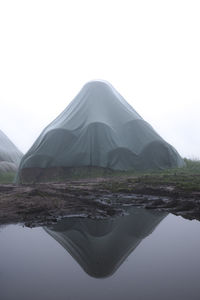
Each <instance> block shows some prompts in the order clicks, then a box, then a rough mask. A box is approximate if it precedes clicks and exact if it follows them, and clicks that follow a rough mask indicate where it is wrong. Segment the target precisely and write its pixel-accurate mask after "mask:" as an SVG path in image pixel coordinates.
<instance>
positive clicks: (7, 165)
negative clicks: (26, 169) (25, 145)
mask: <svg viewBox="0 0 200 300" xmlns="http://www.w3.org/2000/svg"><path fill="white" fill-rule="evenodd" d="M21 158H22V153H21V152H20V151H19V150H18V149H17V147H16V146H15V145H14V144H13V143H12V142H11V141H10V140H9V138H8V137H7V136H6V135H5V134H4V133H3V132H2V131H1V130H0V173H2V172H9V171H16V170H17V168H18V166H19V163H20V160H21Z"/></svg>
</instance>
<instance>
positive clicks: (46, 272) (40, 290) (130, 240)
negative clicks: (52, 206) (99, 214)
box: [0, 208, 200, 300]
mask: <svg viewBox="0 0 200 300" xmlns="http://www.w3.org/2000/svg"><path fill="white" fill-rule="evenodd" d="M199 233H200V223H199V222H198V221H188V220H185V219H183V218H181V217H176V216H174V215H171V214H169V215H167V214H165V213H161V212H158V211H154V210H145V209H142V208H131V209H130V210H129V215H125V216H121V217H120V216H118V217H113V218H110V219H100V220H92V219H86V218H74V217H71V218H68V219H63V220H61V221H59V222H58V223H57V224H56V225H51V226H48V227H44V228H42V227H38V228H32V229H31V228H27V227H22V226H20V225H8V226H2V227H0V266H1V268H0V299H2V300H18V299H19V300H25V299H26V300H32V299H34V300H36V299H37V300H40V299H41V300H46V299H48V300H51V299H52V300H55V299H56V300H64V299H65V300H66V299H70V300H79V299H80V300H86V299H87V300H90V299H95V300H98V299H101V300H102V299H116V300H118V299H125V300H129V299H136V300H143V299H144V300H145V299H148V300H149V299H154V300H156V299H159V300H160V299H162V300H163V299H164V300H165V299H166V300H169V299H170V300H177V299H181V300H188V299H190V300H193V299H194V300H197V299H199V292H200V285H199V278H200V259H199V258H200V234H199Z"/></svg>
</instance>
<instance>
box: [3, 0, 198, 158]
mask: <svg viewBox="0 0 200 300" xmlns="http://www.w3.org/2000/svg"><path fill="white" fill-rule="evenodd" d="M92 79H104V80H108V81H109V82H110V83H111V84H112V85H113V86H114V87H115V88H116V89H117V90H118V91H119V92H120V94H121V95H122V96H123V97H124V98H125V99H126V100H127V101H128V102H129V103H130V104H131V105H132V106H133V107H134V109H135V110H136V111H137V112H138V113H139V114H140V115H141V116H142V117H143V118H144V119H145V120H146V121H148V122H149V123H150V124H151V125H152V126H153V127H154V128H155V130H156V131H157V132H158V133H159V134H160V135H161V136H162V137H163V138H165V139H166V141H168V142H169V143H171V144H172V145H173V146H174V147H175V148H176V149H177V150H178V151H179V152H180V154H181V155H183V156H186V157H191V158H192V157H193V158H200V126H199V125H200V122H199V115H200V1H199V0H198V1H193V0H189V1H184V0H181V1H179V0H173V1H171V0H167V1H165V0H158V1H155V0H147V1H146V0H138V1H134V0H132V1H128V0H122V1H121V0H119V1H117V0H106V1H105V0H101V1H96V0H90V1H89V0H82V1H80V0H73V1H72V0H71V1H67V0H64V1H60V0H55V1H54V0H48V1H47V0H39V1H38V0H34V1H33V0H24V1H22V0H17V1H16V0H14V1H11V0H0V129H1V130H2V131H4V133H6V134H7V135H8V136H9V138H10V139H11V140H12V141H13V142H14V143H15V144H16V145H17V146H18V148H19V149H21V150H22V151H23V152H26V151H27V150H28V149H29V147H30V146H31V145H32V143H33V142H34V141H35V139H36V138H37V136H38V135H39V134H40V132H41V130H42V129H43V128H44V127H45V126H46V125H48V124H49V122H50V121H52V120H53V119H54V118H55V117H56V116H57V115H58V114H59V113H60V112H61V111H62V110H63V109H64V108H65V107H66V106H67V105H68V103H69V102H70V101H71V100H72V99H73V98H74V97H75V95H76V94H77V93H78V92H79V90H80V89H81V87H82V86H83V85H84V84H85V83H86V82H87V81H89V80H92Z"/></svg>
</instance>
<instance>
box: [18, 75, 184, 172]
mask: <svg viewBox="0 0 200 300" xmlns="http://www.w3.org/2000/svg"><path fill="white" fill-rule="evenodd" d="M183 164H184V163H183V160H182V158H181V157H180V155H179V154H178V153H177V151H176V150H175V149H174V148H173V147H172V146H171V145H169V144H168V143H166V142H165V141H164V140H163V139H162V138H161V137H160V136H159V135H158V134H157V133H156V132H155V130H154V129H153V128H152V127H151V126H150V125H149V124H148V123H147V122H145V121H144V120H143V119H142V117H141V116H140V115H139V114H138V113H137V112H136V111H135V110H134V109H133V108H132V107H131V106H130V105H129V104H128V103H127V102H126V101H125V99H124V98H123V97H122V96H121V95H120V94H119V93H118V92H117V91H116V90H115V89H114V88H113V87H112V86H111V85H110V84H109V83H107V82H104V81H92V82H89V83H87V84H86V85H85V86H84V87H83V88H82V89H81V91H80V92H79V94H78V95H77V96H76V97H75V98H74V100H73V101H72V102H71V103H70V104H69V105H68V106H67V108H66V109H65V110H64V111H63V112H62V113H61V114H60V115H59V116H58V117H57V118H56V119H55V120H54V121H53V122H52V123H50V124H49V125H48V126H47V127H46V128H45V129H44V130H43V132H42V133H41V135H40V136H39V137H38V139H37V140H36V141H35V143H34V144H33V146H32V147H31V148H30V150H29V151H28V152H27V153H26V155H25V156H24V157H23V159H22V162H21V164H20V169H24V168H49V167H84V166H98V167H103V168H110V169H113V170H129V169H148V168H150V169H153V168H167V167H176V166H178V167H179V166H182V165H183Z"/></svg>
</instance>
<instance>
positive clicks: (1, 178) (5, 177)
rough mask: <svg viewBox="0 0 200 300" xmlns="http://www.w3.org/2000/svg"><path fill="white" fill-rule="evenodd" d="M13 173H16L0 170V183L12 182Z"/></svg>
mask: <svg viewBox="0 0 200 300" xmlns="http://www.w3.org/2000/svg"><path fill="white" fill-rule="evenodd" d="M15 175H16V174H15V173H14V172H6V173H1V172H0V184H7V183H13V181H14V178H15Z"/></svg>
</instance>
